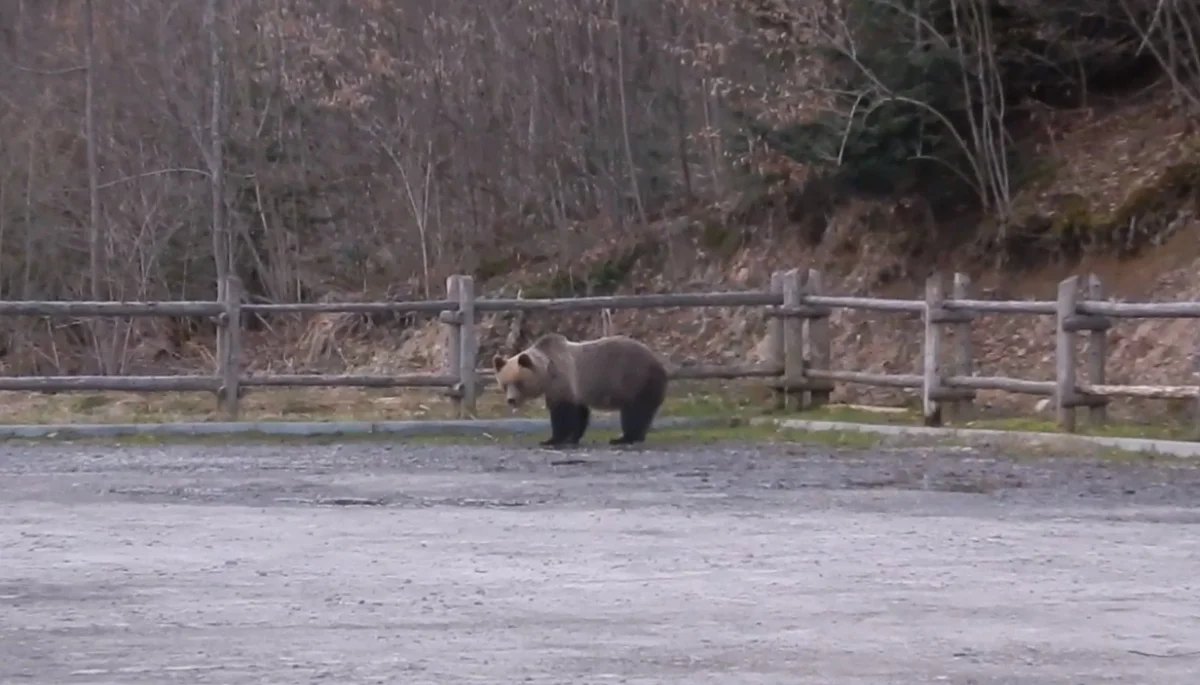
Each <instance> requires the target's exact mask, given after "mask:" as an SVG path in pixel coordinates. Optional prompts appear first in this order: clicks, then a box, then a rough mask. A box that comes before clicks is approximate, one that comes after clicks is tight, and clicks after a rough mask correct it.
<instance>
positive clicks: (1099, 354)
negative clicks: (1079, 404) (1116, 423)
mask: <svg viewBox="0 0 1200 685" xmlns="http://www.w3.org/2000/svg"><path fill="white" fill-rule="evenodd" d="M1087 299H1089V300H1103V299H1104V283H1102V282H1101V281H1100V277H1099V276H1097V275H1096V274H1090V275H1089V276H1088V279H1087ZM1087 350H1088V352H1087V363H1088V382H1089V383H1091V384H1092V385H1104V384H1105V382H1106V381H1105V375H1106V374H1105V370H1104V365H1105V362H1106V361H1107V360H1108V329H1107V327H1105V328H1093V329H1091V330H1090V331H1088V348H1087ZM1096 399H1097V401H1095V402H1093V403H1092V404H1091V405H1090V406H1089V407H1088V425H1090V426H1103V425H1104V424H1105V422H1107V421H1108V404H1107V402H1104V401H1103V399H1105V398H1096Z"/></svg>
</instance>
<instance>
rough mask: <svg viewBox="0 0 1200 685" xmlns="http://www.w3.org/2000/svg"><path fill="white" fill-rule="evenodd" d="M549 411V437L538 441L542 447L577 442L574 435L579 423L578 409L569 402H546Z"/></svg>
mask: <svg viewBox="0 0 1200 685" xmlns="http://www.w3.org/2000/svg"><path fill="white" fill-rule="evenodd" d="M546 409H548V410H549V411H550V439H549V440H543V441H542V442H541V443H539V444H540V445H541V446H542V447H557V446H559V445H562V444H564V443H569V442H578V439H577V438H576V439H575V440H572V438H574V437H575V432H576V430H577V428H576V426H577V425H578V423H579V411H578V409H577V408H576V406H575V405H574V404H571V403H570V402H550V401H547V402H546Z"/></svg>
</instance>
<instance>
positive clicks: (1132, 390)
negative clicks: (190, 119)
mask: <svg viewBox="0 0 1200 685" xmlns="http://www.w3.org/2000/svg"><path fill="white" fill-rule="evenodd" d="M805 276H807V277H805ZM770 283H771V285H770V289H769V290H767V291H765V292H764V291H752V292H716V293H686V294H660V295H616V296H607V297H580V298H569V299H489V298H477V297H476V292H475V282H474V279H473V278H472V277H470V276H451V277H449V278H448V279H447V282H446V298H445V299H443V300H430V301H414V302H354V303H327V302H321V303H296V304H249V303H246V302H244V301H243V300H244V293H243V290H242V286H241V282H240V281H239V280H238V279H237V278H230V279H228V280H227V281H226V282H224V283H222V284H221V287H220V288H219V290H220V293H219V301H217V302H33V301H28V302H0V316H60V317H63V316H65V317H147V316H149V317H162V316H172V317H190V316H199V317H213V318H214V319H215V320H216V322H217V325H218V337H217V355H216V359H217V369H216V372H215V374H214V375H207V376H205V375H187V376H41V377H0V390H24V391H46V392H48V391H70V390H87V391H132V392H151V391H208V392H213V393H215V394H216V396H217V401H218V406H219V408H220V409H221V410H222V411H223V412H224V413H226V414H227V415H228V416H229V417H230V418H231V419H236V418H237V415H238V399H239V398H240V397H241V396H242V395H243V393H244V392H245V390H247V389H250V388H279V387H327V388H328V387H359V388H395V387H426V388H433V387H441V388H446V389H447V395H448V396H449V397H450V398H451V399H452V400H453V401H454V402H455V403H456V404H457V405H458V406H459V411H460V415H465V416H470V415H474V413H475V405H476V400H477V398H478V395H479V392H480V390H481V389H482V388H483V387H485V384H486V383H487V382H488V381H489V380H490V379H491V377H492V371H491V369H490V368H484V369H478V368H476V367H477V364H478V359H477V357H478V350H479V340H478V336H477V333H476V326H475V324H476V319H477V317H478V316H479V315H480V314H482V313H487V312H515V311H538V312H576V311H585V310H615V309H652V308H671V307H674V308H678V307H765V308H767V311H766V315H767V337H768V349H769V361H768V362H766V363H763V364H753V365H737V366H682V367H678V368H675V369H673V370H672V377H673V378H679V379H734V378H763V379H767V381H766V382H767V384H768V385H769V386H770V387H771V388H772V389H773V390H774V391H775V397H776V405H777V407H779V408H783V407H785V406H787V404H788V398H795V399H796V400H797V401H796V404H798V405H800V406H802V407H814V406H820V405H822V404H824V403H826V402H828V401H829V396H830V393H831V392H832V390H833V388H834V384H835V383H857V384H864V385H873V386H883V387H896V388H913V389H918V390H920V391H921V395H922V404H923V409H924V416H925V422H926V423H927V424H928V425H940V424H941V423H942V421H943V418H944V417H943V414H946V416H945V419H946V420H950V421H957V420H961V419H962V418H964V417H965V416H967V412H968V410H969V408H970V405H971V402H972V400H973V399H974V397H975V393H976V391H978V390H1002V391H1006V392H1014V393H1023V394H1028V395H1040V396H1044V397H1048V398H1052V400H1053V403H1054V406H1055V408H1056V412H1057V419H1058V424H1059V427H1060V428H1061V429H1063V430H1065V431H1074V430H1076V417H1075V413H1076V409H1077V408H1081V407H1086V408H1087V409H1088V412H1089V420H1090V421H1091V422H1093V423H1103V422H1104V421H1105V420H1106V405H1107V404H1108V402H1109V399H1110V398H1113V397H1141V398H1159V399H1190V400H1193V401H1194V402H1196V403H1197V405H1198V406H1200V386H1198V385H1195V384H1193V385H1174V386H1144V385H1110V384H1107V383H1106V382H1105V374H1104V371H1105V369H1104V366H1105V358H1106V352H1107V351H1106V344H1105V332H1106V331H1107V330H1108V328H1109V327H1110V325H1111V322H1112V319H1114V318H1200V302H1161V303H1118V302H1110V301H1106V300H1105V299H1104V293H1103V288H1102V286H1101V283H1100V280H1099V279H1098V278H1097V277H1095V276H1089V277H1087V278H1086V279H1085V280H1084V281H1083V282H1082V283H1081V279H1080V278H1079V277H1071V278H1068V279H1066V280H1064V281H1062V282H1061V283H1060V284H1059V287H1058V297H1057V299H1056V300H1055V301H1032V300H1030V301H1026V300H980V299H973V298H972V296H971V292H970V281H969V279H968V278H967V277H966V276H965V275H963V274H956V275H955V276H954V278H953V281H952V284H951V291H950V293H949V297H947V293H946V292H945V284H944V282H943V278H942V277H941V276H933V277H931V278H930V279H929V280H928V281H927V283H926V286H925V298H924V300H900V299H879V298H871V297H843V296H835V295H828V294H826V293H825V292H824V290H823V289H822V287H821V274H820V272H818V271H816V270H809V271H808V272H807V274H804V273H802V272H801V271H800V270H799V269H791V270H789V271H781V272H777V273H775V274H773V275H772V277H771V282H770ZM1081 285H1082V286H1083V287H1082V288H1081ZM1081 291H1082V292H1081ZM1081 295H1086V297H1081ZM836 308H842V309H851V310H866V311H878V312H911V313H916V314H920V315H921V317H922V319H923V322H924V342H923V345H924V348H923V349H924V355H923V363H922V371H921V373H919V374H884V373H867V372H862V371H850V370H841V369H835V368H833V367H834V363H833V351H832V349H831V347H830V335H829V316H830V313H831V312H832V311H833V310H834V309H836ZM335 312H341V313H358V314H378V313H391V314H403V313H418V314H419V313H424V314H429V315H436V316H437V317H438V319H439V321H440V322H441V323H442V324H444V325H445V327H446V333H447V343H448V344H447V350H448V355H447V357H448V363H447V364H446V367H445V368H444V369H442V370H441V371H439V372H437V373H409V374H398V375H392V376H366V375H351V374H340V375H319V374H293V375H248V376H243V375H241V374H240V372H239V367H240V360H241V338H242V325H241V322H242V321H243V316H244V315H246V314H259V315H267V314H316V313H335ZM978 314H1026V315H1041V316H1053V317H1055V320H1056V322H1057V334H1056V346H1055V357H1056V373H1055V377H1054V379H1053V380H1028V379H1016V378H1004V377H998V376H978V375H976V374H975V371H974V367H973V361H972V352H971V340H970V337H971V336H970V325H971V321H972V319H973V318H974V317H975V316H976V315H978ZM947 328H953V330H954V332H955V335H954V336H953V349H950V350H944V349H943V348H944V347H946V344H945V343H946V341H945V339H944V333H945V331H946V329H947ZM1080 334H1086V336H1087V338H1088V342H1089V344H1088V346H1087V358H1086V362H1087V367H1088V378H1089V381H1090V382H1088V383H1086V384H1085V383H1081V382H1079V381H1078V379H1077V378H1076V368H1077V362H1078V354H1079V347H1080V346H1079V344H1078V342H1079V341H1078V338H1079V336H1080ZM943 408H944V409H945V411H943Z"/></svg>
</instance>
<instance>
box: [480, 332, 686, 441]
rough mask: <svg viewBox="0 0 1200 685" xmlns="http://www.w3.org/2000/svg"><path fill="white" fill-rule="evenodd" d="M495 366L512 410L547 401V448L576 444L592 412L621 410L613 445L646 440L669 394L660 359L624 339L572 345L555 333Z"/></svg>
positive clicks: (496, 361) (613, 337)
mask: <svg viewBox="0 0 1200 685" xmlns="http://www.w3.org/2000/svg"><path fill="white" fill-rule="evenodd" d="M492 362H493V365H494V366H495V369H496V381H497V382H498V383H499V385H500V390H502V391H503V392H504V396H505V399H506V400H507V401H508V404H509V406H510V407H513V408H517V407H520V406H521V405H522V404H524V402H525V401H526V400H529V399H534V398H537V397H539V396H541V397H545V399H546V409H548V410H549V411H550V433H551V434H550V439H548V440H544V441H542V442H541V443H540V444H541V445H542V446H544V447H556V446H559V445H578V444H579V440H580V438H582V437H583V434H584V432H585V431H586V430H587V427H588V420H589V419H590V418H591V410H592V409H593V408H595V409H601V410H610V411H612V410H615V411H620V412H621V435H620V437H617V438H614V439H612V440H610V441H609V444H612V445H628V444H632V443H636V442H642V441H644V440H645V439H646V432H647V431H648V430H649V429H650V424H651V423H652V422H653V421H654V415H655V414H656V413H658V410H659V408H660V407H661V406H662V403H663V400H664V399H665V398H666V394H667V369H666V366H665V364H664V363H663V361H662V359H660V358H659V357H658V355H657V354H655V352H654V351H653V350H651V349H650V348H649V347H647V346H646V345H645V344H643V343H641V342H639V341H637V340H634V339H633V338H628V337H626V336H623V335H611V336H606V337H603V338H598V339H596V340H587V341H582V342H574V341H571V340H568V339H567V338H566V337H564V336H562V335H559V334H557V333H551V334H548V335H544V336H542V337H540V338H538V339H537V341H536V342H534V343H533V345H531V346H530V347H529V348H527V349H525V350H523V351H522V352H519V353H518V354H516V355H514V356H512V357H508V358H505V357H503V356H500V355H496V357H495V358H494V359H493V360H492Z"/></svg>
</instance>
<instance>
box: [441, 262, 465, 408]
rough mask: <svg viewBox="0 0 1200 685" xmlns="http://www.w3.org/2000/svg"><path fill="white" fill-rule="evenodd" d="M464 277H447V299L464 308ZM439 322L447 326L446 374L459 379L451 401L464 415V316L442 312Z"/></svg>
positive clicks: (451, 394) (454, 310)
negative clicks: (462, 295)
mask: <svg viewBox="0 0 1200 685" xmlns="http://www.w3.org/2000/svg"><path fill="white" fill-rule="evenodd" d="M461 282H462V276H447V277H446V299H447V300H450V301H452V302H458V304H459V306H460V307H461V306H462V300H461V299H460V293H461ZM438 320H439V321H441V322H442V323H443V324H445V325H446V373H447V374H448V375H451V376H454V377H456V378H458V382H457V383H456V384H455V385H454V387H452V388H450V392H449V395H450V401H452V402H453V403H454V411H455V413H456V414H457V415H458V416H460V417H461V416H462V414H463V402H462V401H463V382H464V380H465V379H464V378H463V377H462V375H461V373H462V356H463V354H462V351H463V337H462V316H461V312H460V311H459V310H458V309H457V308H456V309H452V310H447V311H444V312H442V313H441V314H440V315H439V316H438Z"/></svg>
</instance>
